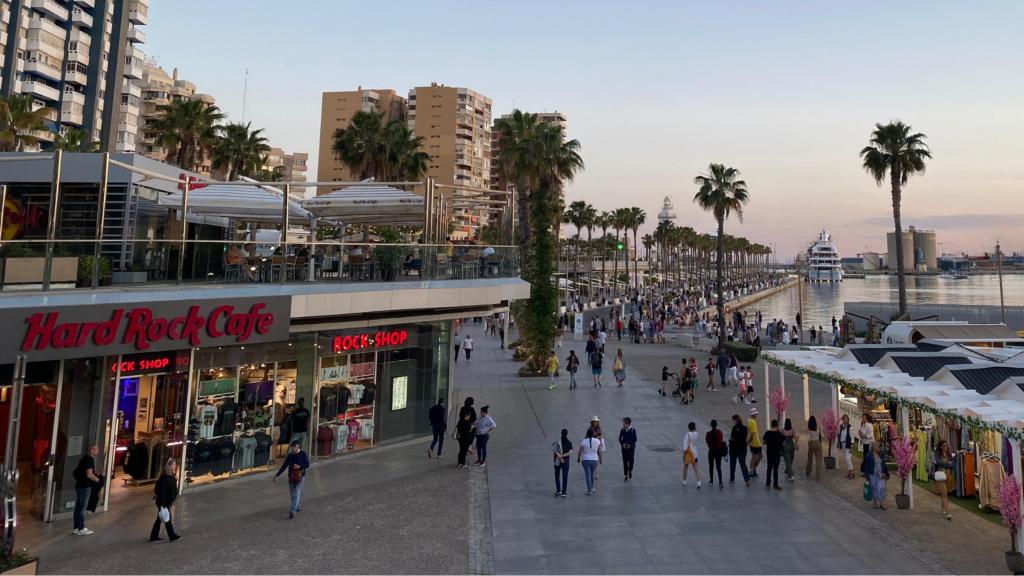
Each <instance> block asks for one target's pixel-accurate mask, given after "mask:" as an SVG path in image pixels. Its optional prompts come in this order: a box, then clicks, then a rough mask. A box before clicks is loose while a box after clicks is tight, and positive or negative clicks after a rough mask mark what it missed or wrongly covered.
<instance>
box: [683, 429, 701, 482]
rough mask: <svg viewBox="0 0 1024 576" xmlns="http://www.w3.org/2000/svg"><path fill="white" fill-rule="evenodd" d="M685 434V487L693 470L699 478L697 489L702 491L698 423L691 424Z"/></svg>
mask: <svg viewBox="0 0 1024 576" xmlns="http://www.w3.org/2000/svg"><path fill="white" fill-rule="evenodd" d="M686 428H687V431H686V433H684V434H683V486H686V475H687V472H689V470H690V468H691V467H692V468H693V475H694V476H696V477H697V489H698V490H700V448H699V447H698V446H697V438H698V436H697V423H696V422H690V424H689V425H687V427H686Z"/></svg>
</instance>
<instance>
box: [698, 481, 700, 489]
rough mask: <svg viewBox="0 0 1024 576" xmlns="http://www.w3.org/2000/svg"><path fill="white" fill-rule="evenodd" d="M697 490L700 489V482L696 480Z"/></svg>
mask: <svg viewBox="0 0 1024 576" xmlns="http://www.w3.org/2000/svg"><path fill="white" fill-rule="evenodd" d="M697 488H700V480H697Z"/></svg>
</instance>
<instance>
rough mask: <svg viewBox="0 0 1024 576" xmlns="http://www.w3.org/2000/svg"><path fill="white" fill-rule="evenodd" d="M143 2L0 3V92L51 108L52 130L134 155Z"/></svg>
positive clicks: (46, 135) (48, 141)
mask: <svg viewBox="0 0 1024 576" xmlns="http://www.w3.org/2000/svg"><path fill="white" fill-rule="evenodd" d="M148 19H149V1H148V0H0V54H2V61H0V65H2V69H0V93H2V94H3V95H4V96H10V95H12V94H28V95H31V96H32V98H33V100H34V105H35V106H36V108H42V107H46V108H49V109H50V110H51V112H50V113H49V114H48V115H47V123H48V125H49V128H50V130H49V131H46V132H40V133H38V134H36V136H38V137H39V138H40V141H41V147H43V148H48V147H50V146H51V145H52V143H53V140H54V138H55V137H56V135H57V134H64V133H66V132H67V131H68V130H70V129H80V130H83V131H84V132H85V133H86V135H87V136H88V138H89V139H91V140H93V141H99V142H100V143H101V144H102V147H103V149H105V150H110V151H118V150H131V149H134V145H135V144H134V141H135V136H136V134H137V131H138V114H139V101H138V98H139V94H138V92H139V90H138V87H137V86H135V83H136V82H137V81H138V80H139V79H141V70H142V67H141V62H142V59H143V54H142V51H141V50H140V49H139V48H138V46H137V45H138V44H141V43H143V42H144V41H145V34H144V33H143V32H142V31H141V30H140V29H139V27H140V26H143V25H145V24H146V23H147V22H148Z"/></svg>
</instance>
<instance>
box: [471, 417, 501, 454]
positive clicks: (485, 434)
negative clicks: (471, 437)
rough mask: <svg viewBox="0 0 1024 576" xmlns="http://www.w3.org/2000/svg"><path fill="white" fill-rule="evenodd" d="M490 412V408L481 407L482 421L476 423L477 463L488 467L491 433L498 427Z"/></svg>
mask: <svg viewBox="0 0 1024 576" xmlns="http://www.w3.org/2000/svg"><path fill="white" fill-rule="evenodd" d="M490 411H491V407H490V406H481V407H480V419H479V420H477V421H476V463H477V465H478V466H487V442H488V441H489V440H490V439H491V432H493V431H494V429H495V428H497V427H498V425H497V424H495V422H494V418H491V415H490Z"/></svg>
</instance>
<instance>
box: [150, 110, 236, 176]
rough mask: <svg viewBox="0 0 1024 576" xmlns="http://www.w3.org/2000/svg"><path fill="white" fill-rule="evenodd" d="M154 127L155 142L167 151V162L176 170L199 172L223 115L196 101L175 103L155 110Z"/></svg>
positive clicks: (215, 138)
mask: <svg viewBox="0 0 1024 576" xmlns="http://www.w3.org/2000/svg"><path fill="white" fill-rule="evenodd" d="M157 110H158V112H159V113H160V116H158V117H157V119H156V120H155V122H154V124H153V129H154V131H155V132H156V137H157V141H158V142H159V143H160V145H161V146H163V148H164V149H165V150H166V151H167V157H168V161H169V162H170V163H172V164H174V165H175V166H177V167H178V168H183V169H185V170H198V169H199V168H200V164H201V163H202V161H203V159H204V157H205V156H206V154H208V153H209V152H210V150H211V149H212V147H213V145H214V144H215V143H216V140H217V136H218V134H219V133H220V126H219V125H218V123H219V122H220V121H221V120H223V119H224V114H222V113H221V112H220V110H219V109H218V108H217V107H216V106H214V105H212V104H207V103H205V102H201V101H199V100H178V101H176V102H172V103H171V104H167V105H164V106H160V107H158V108H157Z"/></svg>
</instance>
